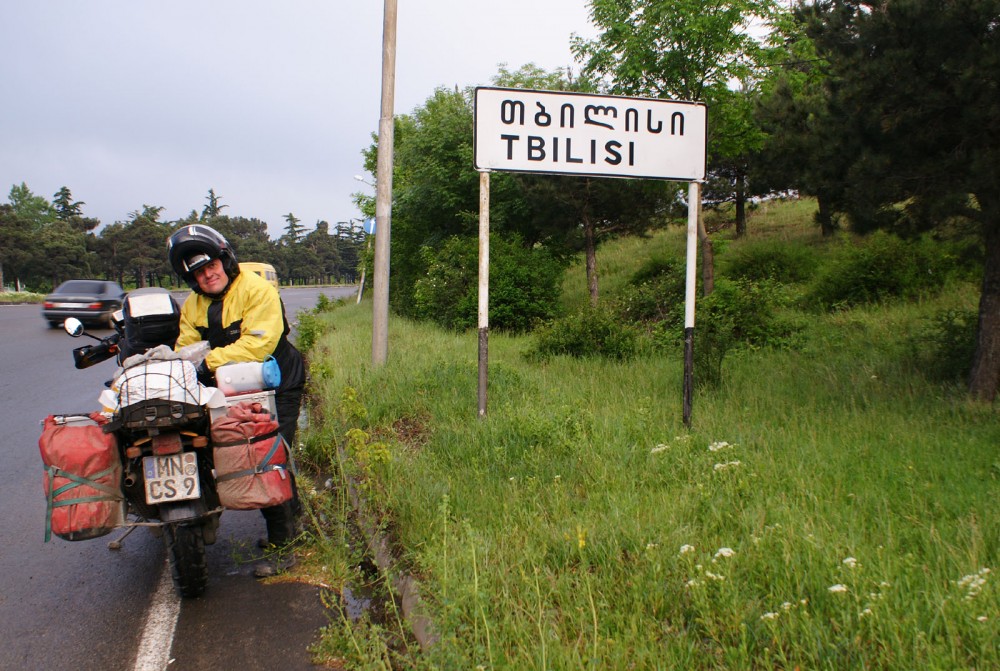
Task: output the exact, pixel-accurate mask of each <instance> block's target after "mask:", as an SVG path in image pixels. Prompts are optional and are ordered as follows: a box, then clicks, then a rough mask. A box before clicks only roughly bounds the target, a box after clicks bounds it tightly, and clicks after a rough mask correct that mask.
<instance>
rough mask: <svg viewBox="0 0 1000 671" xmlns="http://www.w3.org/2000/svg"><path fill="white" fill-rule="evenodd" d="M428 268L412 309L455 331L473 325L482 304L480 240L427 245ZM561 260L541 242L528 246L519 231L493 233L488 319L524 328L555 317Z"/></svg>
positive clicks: (498, 326) (496, 325)
mask: <svg viewBox="0 0 1000 671" xmlns="http://www.w3.org/2000/svg"><path fill="white" fill-rule="evenodd" d="M422 252H423V254H424V256H425V259H424V262H425V264H426V266H427V272H426V274H425V275H424V276H423V277H422V278H421V279H419V280H418V281H417V283H416V286H415V287H414V292H413V296H414V308H413V313H414V315H415V316H416V317H418V318H420V319H428V320H430V321H433V322H435V323H437V324H440V325H441V326H443V327H445V328H449V329H454V330H456V331H461V330H464V329H469V328H474V327H475V326H476V324H477V317H478V309H479V245H478V240H477V239H475V238H460V237H452V238H449V239H448V240H446V241H445V242H444V244H443V245H442V246H441V247H440V248H439V249H437V250H434V249H431V248H424V249H423V250H422ZM561 273H562V265H561V264H560V263H558V262H557V261H555V260H553V259H552V257H551V256H550V255H549V254H548V252H546V251H545V250H544V249H541V248H530V249H529V248H526V247H525V246H524V245H523V244H522V243H521V241H520V239H518V238H517V237H516V236H513V237H512V238H510V239H508V238H504V237H501V236H492V237H491V239H490V269H489V325H490V328H491V329H493V330H501V331H513V332H523V331H527V330H529V329H530V328H532V326H534V324H535V323H536V322H538V321H540V320H544V319H548V318H550V317H552V314H553V311H554V310H555V308H556V305H557V304H558V298H559V279H560V276H561Z"/></svg>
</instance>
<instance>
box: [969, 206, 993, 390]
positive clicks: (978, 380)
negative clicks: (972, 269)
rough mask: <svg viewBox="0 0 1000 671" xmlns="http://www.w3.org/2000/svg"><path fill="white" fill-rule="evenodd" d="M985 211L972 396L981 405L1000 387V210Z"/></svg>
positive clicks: (971, 378) (985, 209) (970, 388)
mask: <svg viewBox="0 0 1000 671" xmlns="http://www.w3.org/2000/svg"><path fill="white" fill-rule="evenodd" d="M980 202H983V201H982V200H980ZM983 209H984V213H983V216H984V220H985V224H984V226H983V240H984V242H985V244H986V262H985V264H984V268H983V288H982V294H981V295H980V297H979V326H978V328H977V329H976V353H975V355H974V357H973V359H972V372H971V373H970V374H969V393H970V394H972V396H973V397H974V398H977V399H979V400H982V401H994V400H996V397H997V385H998V384H1000V218H998V217H1000V211H998V210H1000V208H990V209H987V208H983Z"/></svg>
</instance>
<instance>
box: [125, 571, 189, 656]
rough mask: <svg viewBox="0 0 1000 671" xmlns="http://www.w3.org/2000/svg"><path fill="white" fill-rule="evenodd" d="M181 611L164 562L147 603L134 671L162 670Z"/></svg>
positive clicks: (168, 654)
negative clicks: (150, 599)
mask: <svg viewBox="0 0 1000 671" xmlns="http://www.w3.org/2000/svg"><path fill="white" fill-rule="evenodd" d="M180 612H181V600H180V597H178V596H177V594H176V593H175V592H174V583H173V580H172V579H171V577H170V566H169V564H168V563H166V562H164V565H163V570H162V571H160V582H159V584H157V586H156V592H155V593H154V594H153V599H152V601H151V602H150V604H149V612H148V613H147V614H146V624H145V626H143V628H142V640H141V641H139V652H138V654H137V655H136V658H135V667H134V671H163V670H164V669H166V668H167V666H168V665H169V664H170V662H171V661H173V660H171V659H170V648H171V647H172V646H173V644H174V630H175V629H177V617H178V616H179V615H180Z"/></svg>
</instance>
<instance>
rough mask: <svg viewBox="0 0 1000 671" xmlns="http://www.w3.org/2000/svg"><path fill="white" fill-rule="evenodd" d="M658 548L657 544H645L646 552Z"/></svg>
mask: <svg viewBox="0 0 1000 671" xmlns="http://www.w3.org/2000/svg"><path fill="white" fill-rule="evenodd" d="M658 547H660V546H659V544H658V543H646V549H647V550H655V549H656V548H658Z"/></svg>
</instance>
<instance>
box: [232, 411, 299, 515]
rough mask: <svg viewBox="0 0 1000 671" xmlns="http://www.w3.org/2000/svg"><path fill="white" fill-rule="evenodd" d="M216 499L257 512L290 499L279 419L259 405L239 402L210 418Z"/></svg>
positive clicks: (288, 469)
mask: <svg viewBox="0 0 1000 671" xmlns="http://www.w3.org/2000/svg"><path fill="white" fill-rule="evenodd" d="M212 454H213V457H214V459H215V483H216V487H217V489H218V492H219V501H220V502H221V503H222V505H223V506H225V507H226V508H229V509H230V510H256V509H258V508H269V507H271V506H276V505H278V504H279V503H284V502H285V501H289V500H291V498H292V479H291V475H290V473H291V472H294V471H293V470H292V465H291V463H290V459H289V455H288V444H287V443H285V439H284V438H282V436H281V434H280V433H278V422H277V420H276V419H275V418H274V415H272V414H271V413H269V412H262V411H261V405H260V403H249V402H243V403H238V404H236V405H234V406H232V407H231V408H229V410H228V412H227V413H226V415H225V416H223V417H219V418H218V419H216V420H215V421H214V422H212Z"/></svg>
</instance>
